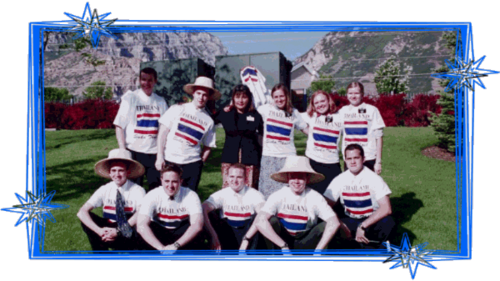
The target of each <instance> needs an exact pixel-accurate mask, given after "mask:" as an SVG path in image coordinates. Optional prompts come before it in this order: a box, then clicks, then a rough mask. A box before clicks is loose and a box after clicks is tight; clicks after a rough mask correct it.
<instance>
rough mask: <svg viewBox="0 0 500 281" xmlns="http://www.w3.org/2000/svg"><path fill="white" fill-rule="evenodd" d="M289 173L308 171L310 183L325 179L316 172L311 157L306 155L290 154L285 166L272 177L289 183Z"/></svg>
mask: <svg viewBox="0 0 500 281" xmlns="http://www.w3.org/2000/svg"><path fill="white" fill-rule="evenodd" d="M288 173H306V174H309V175H310V177H309V181H308V182H307V183H308V184H309V183H318V182H320V181H322V180H324V179H325V176H323V175H322V174H320V173H316V172H315V171H314V170H313V168H311V164H309V158H307V157H305V156H288V157H287V158H286V160H285V165H284V166H283V168H282V169H281V170H280V171H279V172H277V173H274V174H272V175H271V178H272V179H273V180H275V181H277V182H283V183H288Z"/></svg>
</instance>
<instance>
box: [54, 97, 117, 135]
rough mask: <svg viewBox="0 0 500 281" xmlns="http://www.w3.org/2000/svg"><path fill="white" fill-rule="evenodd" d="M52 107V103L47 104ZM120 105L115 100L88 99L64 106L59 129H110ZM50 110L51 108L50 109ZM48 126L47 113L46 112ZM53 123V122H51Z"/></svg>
mask: <svg viewBox="0 0 500 281" xmlns="http://www.w3.org/2000/svg"><path fill="white" fill-rule="evenodd" d="M45 106H46V110H47V108H51V106H52V105H51V104H45ZM118 108H119V105H118V104H116V103H115V102H114V101H104V100H86V101H84V102H80V103H75V104H73V105H69V106H64V108H63V112H62V114H61V117H60V122H59V125H58V126H57V128H58V129H68V130H81V129H110V128H113V120H114V118H115V116H116V113H117V112H118ZM49 110H50V109H49ZM45 119H46V121H45V122H46V127H48V126H47V124H48V123H47V114H46V118H45ZM51 124H52V123H51Z"/></svg>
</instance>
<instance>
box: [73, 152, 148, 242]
mask: <svg viewBox="0 0 500 281" xmlns="http://www.w3.org/2000/svg"><path fill="white" fill-rule="evenodd" d="M94 169H95V172H96V173H97V174H98V175H100V176H101V177H104V178H107V179H111V180H112V182H110V183H108V184H106V185H103V186H101V187H100V188H99V189H98V190H97V191H96V192H94V194H93V195H92V197H90V199H89V200H88V201H87V202H86V203H85V204H84V205H83V206H82V207H81V208H80V211H78V214H77V216H78V218H79V219H80V221H81V222H82V227H83V230H84V231H85V233H86V234H87V236H88V238H89V241H90V245H91V247H92V250H94V251H99V250H101V251H102V250H108V248H113V249H115V250H134V249H137V247H138V243H137V241H138V240H137V239H136V235H135V233H134V231H133V229H132V227H133V226H134V225H135V224H136V222H137V212H136V211H137V210H138V209H139V204H140V201H141V199H142V198H143V197H144V194H145V193H146V192H145V191H144V189H143V188H142V187H140V186H138V185H137V184H135V183H133V182H132V181H130V180H128V179H134V178H137V177H140V176H142V175H143V174H144V166H142V164H140V163H139V162H137V161H135V160H132V155H131V153H130V152H129V151H127V150H120V149H114V150H111V151H110V152H109V155H108V158H107V159H103V160H101V161H99V162H97V164H96V165H95V167H94ZM101 206H103V217H104V218H101V217H99V216H97V215H95V214H94V213H91V212H90V211H91V210H92V209H93V208H95V207H101Z"/></svg>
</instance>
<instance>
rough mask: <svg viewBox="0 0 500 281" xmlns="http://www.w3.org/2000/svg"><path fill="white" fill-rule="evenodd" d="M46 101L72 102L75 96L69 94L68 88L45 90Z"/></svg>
mask: <svg viewBox="0 0 500 281" xmlns="http://www.w3.org/2000/svg"><path fill="white" fill-rule="evenodd" d="M43 97H44V100H45V101H46V102H47V101H63V100H70V99H71V98H72V97H73V96H72V95H71V94H70V93H69V91H68V89H66V88H53V87H46V88H44V95H43Z"/></svg>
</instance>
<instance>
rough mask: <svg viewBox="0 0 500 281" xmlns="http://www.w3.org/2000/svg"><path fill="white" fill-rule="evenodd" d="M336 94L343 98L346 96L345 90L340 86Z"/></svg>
mask: <svg viewBox="0 0 500 281" xmlns="http://www.w3.org/2000/svg"><path fill="white" fill-rule="evenodd" d="M337 94H339V96H342V97H343V96H345V95H347V89H346V88H345V87H344V86H342V87H340V89H338V90H337Z"/></svg>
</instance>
